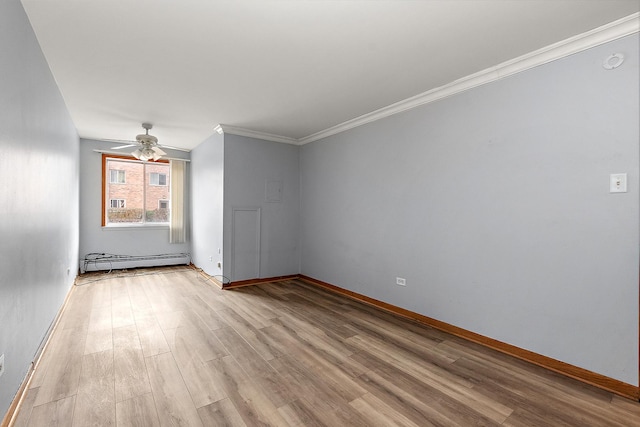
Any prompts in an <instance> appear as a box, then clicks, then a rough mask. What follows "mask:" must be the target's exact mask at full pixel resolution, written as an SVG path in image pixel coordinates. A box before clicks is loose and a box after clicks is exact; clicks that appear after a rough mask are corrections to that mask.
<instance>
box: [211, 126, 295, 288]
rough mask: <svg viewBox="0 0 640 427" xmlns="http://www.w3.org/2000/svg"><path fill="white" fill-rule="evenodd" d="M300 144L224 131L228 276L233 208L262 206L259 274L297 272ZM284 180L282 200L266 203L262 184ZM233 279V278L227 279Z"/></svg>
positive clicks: (275, 274) (227, 272) (272, 275)
mask: <svg viewBox="0 0 640 427" xmlns="http://www.w3.org/2000/svg"><path fill="white" fill-rule="evenodd" d="M298 158H299V147H297V146H295V145H288V144H281V143H277V142H270V141H263V140H258V139H253V138H247V137H243V136H237V135H231V134H225V135H224V249H223V253H224V263H223V270H224V272H225V275H226V276H227V277H230V275H231V270H230V267H231V262H230V261H231V232H232V229H231V223H232V221H231V215H232V210H233V208H247V207H251V208H252V207H258V208H260V209H261V236H260V246H261V247H260V255H261V257H260V277H276V276H285V275H290V274H297V273H298V272H299V263H300V257H299V253H300V251H299V206H300V185H299V184H300V175H299V168H298ZM267 181H280V182H281V183H282V198H281V201H280V202H277V203H273V202H267V201H266V197H265V196H266V189H265V187H266V182H267ZM231 280H234V278H233V277H231Z"/></svg>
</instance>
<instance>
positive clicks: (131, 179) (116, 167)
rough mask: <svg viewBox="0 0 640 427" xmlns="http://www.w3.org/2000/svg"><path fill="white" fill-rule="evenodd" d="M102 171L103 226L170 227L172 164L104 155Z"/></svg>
mask: <svg viewBox="0 0 640 427" xmlns="http://www.w3.org/2000/svg"><path fill="white" fill-rule="evenodd" d="M102 170H103V174H102V177H103V178H102V181H103V198H102V200H103V219H102V225H103V226H109V225H145V224H149V223H151V224H164V225H169V221H170V214H171V210H170V209H169V205H170V203H169V200H170V198H171V194H170V191H171V188H170V185H169V184H170V172H171V171H170V167H169V162H167V161H162V160H159V161H157V162H142V161H139V160H136V159H135V158H133V157H120V156H114V155H108V154H103V169H102ZM125 177H126V179H125Z"/></svg>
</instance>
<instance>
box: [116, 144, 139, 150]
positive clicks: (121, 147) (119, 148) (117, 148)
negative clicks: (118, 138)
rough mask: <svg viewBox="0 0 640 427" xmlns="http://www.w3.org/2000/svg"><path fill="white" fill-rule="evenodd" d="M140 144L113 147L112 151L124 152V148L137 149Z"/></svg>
mask: <svg viewBox="0 0 640 427" xmlns="http://www.w3.org/2000/svg"><path fill="white" fill-rule="evenodd" d="M137 146H138V144H129V145H121V146H119V147H111V149H112V150H122V149H123V148H129V147H137Z"/></svg>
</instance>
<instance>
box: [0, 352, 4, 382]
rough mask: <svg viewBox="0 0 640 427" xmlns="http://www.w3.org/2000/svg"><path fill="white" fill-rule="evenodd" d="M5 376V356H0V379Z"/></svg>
mask: <svg viewBox="0 0 640 427" xmlns="http://www.w3.org/2000/svg"><path fill="white" fill-rule="evenodd" d="M2 374H4V354H2V355H0V377H1V376H2Z"/></svg>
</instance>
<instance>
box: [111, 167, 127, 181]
mask: <svg viewBox="0 0 640 427" xmlns="http://www.w3.org/2000/svg"><path fill="white" fill-rule="evenodd" d="M109 183H110V184H124V183H125V179H124V171H123V170H118V169H111V170H110V171H109Z"/></svg>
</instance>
